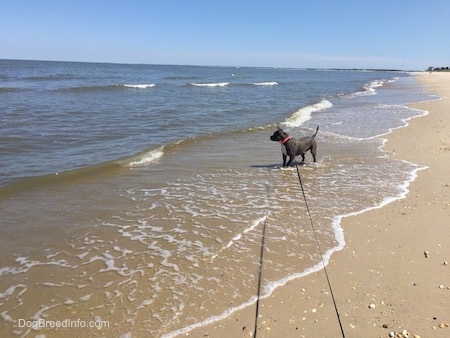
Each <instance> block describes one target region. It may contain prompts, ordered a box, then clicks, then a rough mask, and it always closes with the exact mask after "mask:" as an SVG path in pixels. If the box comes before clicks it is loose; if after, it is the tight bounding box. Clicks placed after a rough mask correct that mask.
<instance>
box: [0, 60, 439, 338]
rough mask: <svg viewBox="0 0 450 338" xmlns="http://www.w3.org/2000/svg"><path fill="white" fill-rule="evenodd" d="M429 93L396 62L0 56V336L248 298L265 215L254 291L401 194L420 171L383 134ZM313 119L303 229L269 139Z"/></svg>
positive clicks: (56, 331) (169, 314) (185, 328)
mask: <svg viewBox="0 0 450 338" xmlns="http://www.w3.org/2000/svg"><path fill="white" fill-rule="evenodd" d="M434 99H437V97H436V96H434V95H432V93H428V92H426V91H425V90H424V88H422V86H421V85H420V84H419V83H418V82H417V81H416V80H415V77H414V75H413V74H409V73H406V72H394V71H367V70H366V71H363V70H323V69H282V68H241V67H203V66H171V65H145V64H134V65H131V64H104V63H72V62H49V61H48V62H44V61H18V60H0V121H1V123H0V156H1V161H0V209H1V219H0V243H1V245H0V250H1V255H0V276H1V277H0V315H1V316H0V322H1V323H2V324H1V325H0V333H1V335H2V337H14V336H30V335H31V336H34V335H36V334H42V335H45V336H46V337H54V336H61V334H64V333H70V334H75V335H80V336H108V337H111V336H116V337H137V336H143V335H146V336H150V337H175V336H177V335H180V334H184V333H188V332H189V331H190V330H191V329H192V328H195V327H198V326H201V325H205V324H208V323H211V322H214V321H217V320H220V319H221V318H225V317H227V316H229V315H230V314H232V313H233V312H234V311H236V310H239V309H242V308H244V307H247V306H254V304H255V302H256V295H257V291H258V290H257V285H258V274H259V262H260V252H261V247H260V246H261V236H262V230H263V226H264V225H265V229H266V230H265V247H264V261H263V268H262V275H261V287H262V289H261V297H262V298H264V297H267V296H268V295H270V294H271V292H272V291H273V290H274V289H276V288H277V287H280V286H282V285H283V284H285V283H286V282H288V281H289V280H292V279H296V278H302V277H303V276H305V275H307V274H309V273H311V272H314V271H317V270H319V269H321V268H322V262H325V264H326V263H327V262H328V260H329V258H330V257H331V255H332V253H333V252H335V251H337V250H340V249H342V248H343V247H344V246H345V238H344V236H343V232H342V229H341V228H340V220H341V219H342V217H345V216H346V215H352V214H357V213H361V212H363V211H365V210H369V209H372V208H378V207H381V206H382V205H384V204H386V203H389V202H390V201H393V200H396V199H399V198H402V197H404V196H405V194H406V193H407V188H408V184H409V183H410V182H411V181H412V180H414V178H415V176H416V173H417V171H418V170H421V169H423V168H421V167H419V166H418V165H416V164H414V163H410V162H406V161H401V160H398V159H393V158H392V157H391V156H390V155H391V154H389V153H387V152H385V151H383V149H382V146H383V144H384V141H385V140H384V139H383V135H386V134H388V133H389V132H391V131H392V130H393V129H395V128H399V127H403V126H405V125H406V124H407V121H408V119H410V118H413V117H416V116H421V115H424V114H426V113H427V112H424V111H419V110H415V109H411V108H408V107H406V104H408V103H413V102H418V101H426V100H434ZM317 126H320V127H319V132H318V134H317V136H316V141H317V144H318V150H317V157H318V158H317V162H313V160H312V157H311V155H310V154H309V153H307V155H306V161H305V164H304V165H303V166H300V167H299V172H300V174H301V177H302V181H303V186H304V190H305V195H306V196H307V200H308V206H309V209H310V213H311V218H312V219H313V221H314V227H315V229H316V232H314V231H313V229H312V228H311V224H310V220H309V218H308V214H307V210H306V207H305V203H304V200H303V197H302V190H301V189H300V186H299V181H298V177H297V170H296V168H295V167H294V168H287V169H283V168H280V166H281V163H282V156H281V150H280V145H279V144H278V143H276V142H272V141H271V140H270V138H269V137H270V135H271V134H272V133H273V132H274V131H275V130H276V128H277V127H281V128H283V129H285V130H286V131H287V132H288V133H289V134H291V135H292V136H293V137H302V136H310V135H312V134H313V133H314V131H315V130H316V127H317ZM361 226H367V227H370V226H371V225H370V224H364V225H361ZM316 235H317V237H318V240H319V242H320V247H321V250H322V251H319V250H318V248H317V242H316V240H315V236H316ZM44 321H47V322H53V323H66V325H59V326H57V325H53V326H52V327H51V326H50V324H48V323H47V324H48V325H39V324H40V323H44ZM67 323H69V324H70V325H69V324H67ZM83 323H84V324H83ZM88 323H91V324H92V323H94V326H95V327H93V325H91V327H89V325H88ZM102 323H103V324H102Z"/></svg>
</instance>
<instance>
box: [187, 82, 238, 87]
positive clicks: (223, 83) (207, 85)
mask: <svg viewBox="0 0 450 338" xmlns="http://www.w3.org/2000/svg"><path fill="white" fill-rule="evenodd" d="M229 84H230V83H229V82H217V83H191V85H192V86H195V87H226V86H228V85H229Z"/></svg>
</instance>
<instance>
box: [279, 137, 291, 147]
mask: <svg viewBox="0 0 450 338" xmlns="http://www.w3.org/2000/svg"><path fill="white" fill-rule="evenodd" d="M291 138H292V136H291V135H288V136H286V137H285V138H284V139H283V141H281V142H280V143H281V144H282V145H284V144H285V143H286V142H287V141H289V140H290V139H291Z"/></svg>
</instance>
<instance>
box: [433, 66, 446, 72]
mask: <svg viewBox="0 0 450 338" xmlns="http://www.w3.org/2000/svg"><path fill="white" fill-rule="evenodd" d="M428 71H429V72H448V71H450V70H449V69H448V67H428Z"/></svg>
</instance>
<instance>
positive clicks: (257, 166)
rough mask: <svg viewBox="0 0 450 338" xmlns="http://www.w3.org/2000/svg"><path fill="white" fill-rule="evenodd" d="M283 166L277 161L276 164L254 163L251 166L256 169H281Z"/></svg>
mask: <svg viewBox="0 0 450 338" xmlns="http://www.w3.org/2000/svg"><path fill="white" fill-rule="evenodd" d="M281 167H282V165H281V164H279V163H276V164H254V165H251V166H250V168H254V169H279V168H281Z"/></svg>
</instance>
